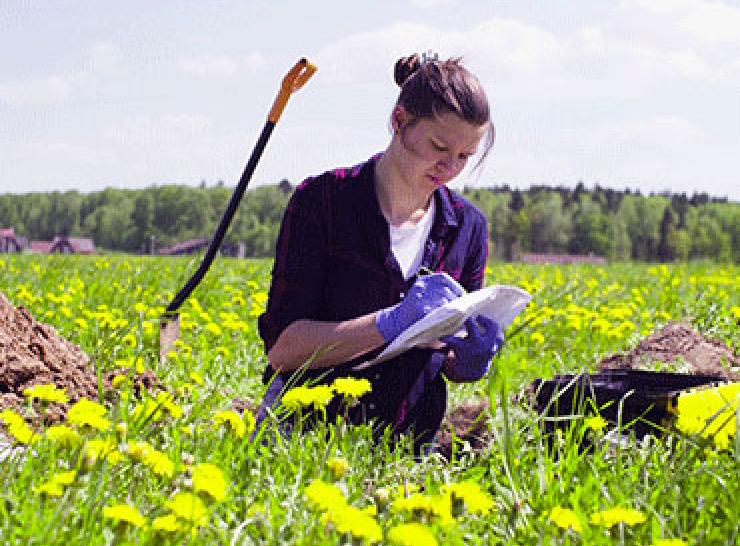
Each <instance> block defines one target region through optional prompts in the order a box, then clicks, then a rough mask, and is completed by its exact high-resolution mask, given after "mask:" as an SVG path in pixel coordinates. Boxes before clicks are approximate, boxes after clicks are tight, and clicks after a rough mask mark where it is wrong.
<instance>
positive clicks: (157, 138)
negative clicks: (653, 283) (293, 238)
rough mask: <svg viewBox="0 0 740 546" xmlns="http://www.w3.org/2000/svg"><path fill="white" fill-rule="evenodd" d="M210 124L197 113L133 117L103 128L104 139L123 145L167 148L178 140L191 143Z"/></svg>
mask: <svg viewBox="0 0 740 546" xmlns="http://www.w3.org/2000/svg"><path fill="white" fill-rule="evenodd" d="M210 127H211V122H210V120H209V119H208V118H207V117H205V116H203V115H198V114H184V113H180V114H165V115H162V116H157V117H151V116H143V115H142V116H136V117H133V118H130V119H127V120H125V121H123V122H122V123H120V124H118V125H116V126H112V127H109V128H108V129H106V130H105V131H104V133H103V134H104V137H105V138H106V139H107V140H110V141H113V142H117V143H120V144H126V145H141V146H153V147H168V146H170V145H172V144H173V142H175V143H179V142H182V141H189V142H191V143H192V142H194V141H197V140H198V139H200V138H202V136H203V134H204V133H205V132H207V131H208V130H209V129H210Z"/></svg>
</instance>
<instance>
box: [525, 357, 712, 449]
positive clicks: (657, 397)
mask: <svg viewBox="0 0 740 546" xmlns="http://www.w3.org/2000/svg"><path fill="white" fill-rule="evenodd" d="M723 381H726V379H725V378H723V377H720V376H711V375H686V374H679V373H668V372H648V371H642V370H606V371H603V372H600V373H594V374H580V375H557V376H555V377H554V378H553V379H551V380H549V381H544V380H542V379H537V380H535V381H534V382H533V383H532V385H531V388H532V392H533V393H534V394H535V397H536V398H535V405H536V407H537V411H538V412H539V413H540V414H541V416H542V417H543V420H542V422H543V424H544V427H545V432H547V433H552V432H553V431H554V430H555V429H556V428H558V427H567V426H569V424H571V422H572V421H571V420H569V419H567V417H568V416H577V415H584V414H594V413H597V412H598V414H599V415H601V416H602V417H603V418H604V419H606V421H608V422H609V424H610V425H620V426H621V427H622V428H623V429H627V430H630V431H633V432H634V434H635V436H637V437H638V438H643V437H644V436H645V435H646V434H651V433H659V430H660V429H661V428H663V427H664V426H665V424H666V423H667V422H668V421H670V420H671V418H672V413H671V412H670V409H671V408H672V407H673V406H674V405H675V403H676V399H677V398H678V395H679V394H680V393H681V391H684V390H686V389H691V388H694V387H700V386H703V385H713V384H717V383H721V382H723Z"/></svg>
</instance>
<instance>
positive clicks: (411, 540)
mask: <svg viewBox="0 0 740 546" xmlns="http://www.w3.org/2000/svg"><path fill="white" fill-rule="evenodd" d="M388 540H389V541H390V542H391V544H396V545H397V546H437V545H438V542H437V539H436V538H435V536H434V534H432V531H431V529H429V527H426V526H425V525H422V524H420V523H402V524H400V525H396V526H395V527H392V528H391V530H390V531H388Z"/></svg>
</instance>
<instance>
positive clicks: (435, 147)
mask: <svg viewBox="0 0 740 546" xmlns="http://www.w3.org/2000/svg"><path fill="white" fill-rule="evenodd" d="M432 146H434V149H435V150H437V151H438V152H446V151H447V147H446V146H442V145H441V144H437V143H436V142H434V141H432Z"/></svg>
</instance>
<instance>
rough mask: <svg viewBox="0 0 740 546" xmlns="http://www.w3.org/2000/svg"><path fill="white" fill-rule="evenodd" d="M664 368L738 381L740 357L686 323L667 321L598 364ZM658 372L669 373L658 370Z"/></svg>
mask: <svg viewBox="0 0 740 546" xmlns="http://www.w3.org/2000/svg"><path fill="white" fill-rule="evenodd" d="M656 364H657V365H668V366H669V367H671V368H672V369H671V370H670V371H677V372H679V373H688V374H692V375H714V376H721V377H724V378H725V379H727V380H729V381H740V358H739V357H736V356H735V355H734V354H733V352H732V350H731V349H730V348H729V347H728V346H727V345H725V344H724V343H723V342H721V341H718V340H715V339H709V338H707V337H705V336H703V335H701V334H700V333H698V332H697V331H696V330H694V329H693V328H691V326H689V325H688V324H685V323H682V322H669V323H667V324H666V325H665V326H663V328H661V329H660V330H658V331H657V332H655V333H653V334H652V335H650V336H648V337H646V338H644V339H643V340H641V341H640V342H639V343H638V344H637V346H636V347H635V348H634V349H633V350H631V351H629V352H627V353H622V354H615V355H610V356H607V357H606V358H604V359H603V360H602V361H601V362H600V363H599V366H598V367H599V371H603V370H608V369H620V370H651V369H655V368H656ZM661 371H669V370H665V369H661Z"/></svg>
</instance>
